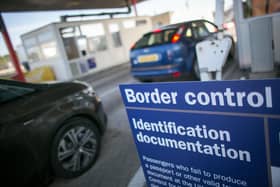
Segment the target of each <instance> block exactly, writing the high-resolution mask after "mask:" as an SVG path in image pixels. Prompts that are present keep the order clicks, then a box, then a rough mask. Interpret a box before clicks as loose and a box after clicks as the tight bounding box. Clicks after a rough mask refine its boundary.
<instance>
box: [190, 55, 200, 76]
mask: <svg viewBox="0 0 280 187" xmlns="http://www.w3.org/2000/svg"><path fill="white" fill-rule="evenodd" d="M192 74H193V76H194V79H195V80H200V71H199V66H198V62H197V59H195V60H194V63H193V73H192Z"/></svg>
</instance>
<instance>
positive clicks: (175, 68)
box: [131, 64, 188, 79]
mask: <svg viewBox="0 0 280 187" xmlns="http://www.w3.org/2000/svg"><path fill="white" fill-rule="evenodd" d="M175 73H180V75H183V74H184V75H185V74H186V73H188V72H186V69H185V67H184V66H183V65H182V64H174V65H163V66H154V67H132V68H131V74H132V76H134V77H135V78H138V79H154V78H174V76H173V75H174V74H175Z"/></svg>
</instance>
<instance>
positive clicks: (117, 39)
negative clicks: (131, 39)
mask: <svg viewBox="0 0 280 187" xmlns="http://www.w3.org/2000/svg"><path fill="white" fill-rule="evenodd" d="M109 31H110V33H111V36H112V39H113V46H114V47H120V46H122V40H121V35H120V29H119V25H118V24H117V23H112V24H110V25H109Z"/></svg>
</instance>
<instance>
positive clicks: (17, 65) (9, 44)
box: [0, 14, 25, 82]
mask: <svg viewBox="0 0 280 187" xmlns="http://www.w3.org/2000/svg"><path fill="white" fill-rule="evenodd" d="M0 31H1V32H2V35H3V38H4V40H5V43H6V45H7V48H8V51H9V53H10V58H11V60H12V62H13V65H14V67H15V69H16V72H17V75H16V77H15V79H17V80H19V81H23V82H25V78H24V75H23V73H22V71H21V68H20V63H19V60H18V57H17V55H16V52H15V50H14V48H13V45H12V42H11V40H10V37H9V34H8V31H7V29H6V26H5V23H4V20H3V17H2V14H0Z"/></svg>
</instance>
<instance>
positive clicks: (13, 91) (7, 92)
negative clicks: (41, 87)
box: [0, 84, 35, 103]
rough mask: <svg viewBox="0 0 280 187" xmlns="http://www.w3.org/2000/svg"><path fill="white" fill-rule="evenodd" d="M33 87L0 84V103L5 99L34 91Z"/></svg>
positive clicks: (8, 99) (5, 100) (11, 98)
mask: <svg viewBox="0 0 280 187" xmlns="http://www.w3.org/2000/svg"><path fill="white" fill-rule="evenodd" d="M34 91H35V89H32V88H25V87H18V86H13V85H3V84H1V85H0V103H5V102H7V101H10V100H13V99H16V98H18V97H21V96H24V95H27V94H30V93H32V92H34Z"/></svg>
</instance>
